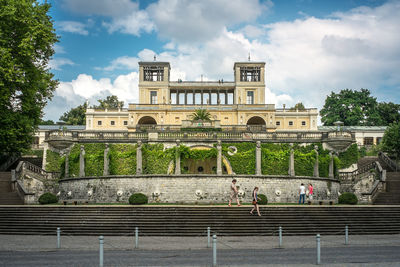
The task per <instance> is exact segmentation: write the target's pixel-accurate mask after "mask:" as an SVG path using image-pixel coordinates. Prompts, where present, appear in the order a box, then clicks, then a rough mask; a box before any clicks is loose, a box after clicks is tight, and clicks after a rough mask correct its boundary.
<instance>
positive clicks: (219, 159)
mask: <svg viewBox="0 0 400 267" xmlns="http://www.w3.org/2000/svg"><path fill="white" fill-rule="evenodd" d="M217 150H218V155H217V175H222V146H221V140H218V143H217Z"/></svg>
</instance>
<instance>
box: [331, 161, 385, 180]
mask: <svg viewBox="0 0 400 267" xmlns="http://www.w3.org/2000/svg"><path fill="white" fill-rule="evenodd" d="M377 163H379V162H378V161H374V162H370V163H368V164H366V165H364V166H362V167H361V168H358V169H356V170H354V171H352V172H339V178H340V179H341V180H353V181H354V180H356V179H357V178H359V177H360V176H361V175H362V174H364V173H366V172H369V171H370V170H371V169H376V167H377ZM379 166H380V164H379Z"/></svg>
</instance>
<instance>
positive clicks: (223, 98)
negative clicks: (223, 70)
mask: <svg viewBox="0 0 400 267" xmlns="http://www.w3.org/2000/svg"><path fill="white" fill-rule="evenodd" d="M219 100H220V101H219V103H220V104H221V105H226V101H225V100H226V99H225V93H219Z"/></svg>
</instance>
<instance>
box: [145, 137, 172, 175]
mask: <svg viewBox="0 0 400 267" xmlns="http://www.w3.org/2000/svg"><path fill="white" fill-rule="evenodd" d="M174 152H175V148H170V149H166V150H164V145H163V144H155V145H150V144H145V145H143V148H142V153H143V173H144V174H167V173H168V166H169V163H170V162H171V160H174V159H175V153H174Z"/></svg>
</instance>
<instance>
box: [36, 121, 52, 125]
mask: <svg viewBox="0 0 400 267" xmlns="http://www.w3.org/2000/svg"><path fill="white" fill-rule="evenodd" d="M39 125H55V123H54V121H52V120H47V121H44V120H40V123H39Z"/></svg>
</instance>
